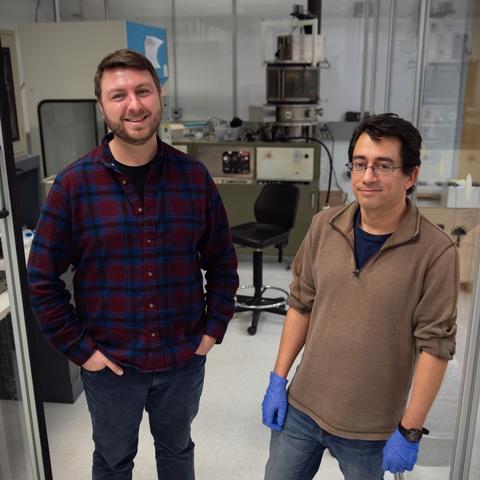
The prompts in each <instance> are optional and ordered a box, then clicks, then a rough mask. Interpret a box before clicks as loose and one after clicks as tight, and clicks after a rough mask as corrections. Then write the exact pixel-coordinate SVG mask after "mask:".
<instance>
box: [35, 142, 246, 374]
mask: <svg viewBox="0 0 480 480" xmlns="http://www.w3.org/2000/svg"><path fill="white" fill-rule="evenodd" d="M111 138H112V136H111V135H109V136H107V137H106V138H105V139H104V141H103V142H102V144H101V145H99V146H98V147H97V148H95V149H94V150H93V151H92V152H90V153H89V154H87V155H86V156H84V157H82V158H81V159H80V160H78V161H76V162H75V163H73V164H71V165H70V166H68V167H66V168H65V169H64V170H63V171H62V172H60V173H59V174H58V175H57V177H56V179H55V182H54V184H53V186H52V188H51V191H50V193H49V195H48V198H47V201H46V203H45V206H44V208H43V211H42V213H41V216H40V219H39V222H38V225H37V229H36V232H35V236H34V240H33V243H32V248H31V252H30V256H29V262H28V275H29V285H30V297H31V304H32V307H33V310H34V312H35V314H36V317H37V319H38V321H39V323H40V327H41V330H42V332H43V334H44V335H45V337H46V338H47V340H48V341H49V343H50V344H51V345H52V346H53V347H54V348H56V349H58V350H60V351H61V352H63V353H64V354H65V355H66V356H67V357H68V358H69V359H70V360H72V361H73V362H74V363H76V364H78V365H82V364H83V363H84V362H85V361H86V360H87V359H88V358H89V357H90V356H91V355H92V353H93V352H94V350H95V349H99V350H101V351H102V352H103V353H104V354H106V355H107V356H108V357H109V358H111V359H112V360H114V361H116V362H118V363H121V364H124V365H130V366H134V367H136V368H138V369H140V370H143V371H156V370H163V369H169V368H174V367H176V366H179V365H182V364H183V363H185V362H187V361H188V360H189V359H190V358H191V357H192V356H193V353H194V352H195V350H196V348H197V346H198V344H199V343H200V340H201V337H202V335H203V334H207V335H210V336H212V337H215V338H216V340H217V343H220V342H221V341H222V339H223V336H224V333H225V331H226V328H227V324H228V322H229V320H230V318H231V317H232V315H233V311H234V295H235V292H236V290H237V288H238V275H237V270H236V269H237V259H236V255H235V250H234V247H233V245H232V242H231V237H230V231H229V226H228V221H227V217H226V214H225V209H224V207H223V204H222V201H221V199H220V196H219V194H218V191H217V188H216V186H215V184H214V182H213V180H212V178H211V177H210V175H209V173H208V172H207V170H206V168H205V167H204V166H203V164H202V163H200V162H199V161H196V160H195V159H193V158H192V157H190V156H188V155H186V154H183V153H181V152H179V151H178V150H176V149H175V148H173V147H170V146H169V145H166V144H164V143H162V142H160V140H158V142H159V148H160V152H161V155H158V156H157V159H156V160H154V161H153V164H152V167H151V169H150V171H149V173H148V176H147V179H146V182H145V193H144V202H143V204H142V203H141V201H140V199H139V197H138V195H137V193H136V191H135V188H134V186H133V184H132V182H131V180H130V179H129V177H128V176H126V175H125V174H123V173H122V172H120V171H119V170H118V168H116V167H115V164H114V161H113V157H112V154H111V152H110V148H109V146H108V141H109V140H111ZM70 265H71V266H72V267H73V269H72V270H73V272H74V274H73V290H74V304H75V306H74V305H72V302H71V296H70V293H69V291H68V290H67V289H66V287H65V283H64V282H63V281H62V279H61V278H60V275H61V274H62V273H64V272H65V271H66V270H67V269H68V268H69V267H70ZM202 270H204V271H205V288H204V278H203V275H202Z"/></svg>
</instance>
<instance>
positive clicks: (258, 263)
mask: <svg viewBox="0 0 480 480" xmlns="http://www.w3.org/2000/svg"><path fill="white" fill-rule="evenodd" d="M279 261H281V254H280V253H279ZM262 266H263V251H262V250H255V251H254V252H253V285H241V286H240V290H245V289H253V290H254V294H253V295H236V297H235V311H236V312H248V311H251V312H252V323H251V325H250V326H249V327H248V329H247V332H248V333H249V334H250V335H255V333H257V326H258V320H259V319H260V314H261V313H262V312H270V313H276V314H278V315H285V314H286V313H287V309H286V308H285V307H286V304H285V302H286V300H287V296H288V292H287V291H286V290H284V289H283V288H279V287H272V286H270V285H263V279H262ZM267 290H276V291H278V292H281V293H283V295H282V296H281V297H274V298H270V297H264V293H265V292H266V291H267Z"/></svg>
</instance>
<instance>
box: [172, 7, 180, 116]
mask: <svg viewBox="0 0 480 480" xmlns="http://www.w3.org/2000/svg"><path fill="white" fill-rule="evenodd" d="M172 52H173V106H174V107H175V108H176V107H178V106H179V105H178V81H177V11H176V8H175V0H172Z"/></svg>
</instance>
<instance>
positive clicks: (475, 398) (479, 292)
mask: <svg viewBox="0 0 480 480" xmlns="http://www.w3.org/2000/svg"><path fill="white" fill-rule="evenodd" d="M475 271H476V273H477V276H476V279H475V284H474V289H473V291H474V296H473V304H472V306H471V316H470V318H471V320H470V324H469V326H468V332H467V336H466V338H467V345H466V349H465V360H464V364H463V377H462V386H461V389H460V406H459V409H458V414H457V425H456V428H455V443H454V446H453V462H452V467H451V469H450V480H468V478H469V473H470V472H469V470H470V463H471V459H472V450H473V444H474V440H475V432H478V429H479V428H480V424H478V423H477V414H478V402H479V400H480V368H479V362H480V250H479V251H478V252H477V261H476V268H475ZM476 423H477V425H476V427H475V424H476Z"/></svg>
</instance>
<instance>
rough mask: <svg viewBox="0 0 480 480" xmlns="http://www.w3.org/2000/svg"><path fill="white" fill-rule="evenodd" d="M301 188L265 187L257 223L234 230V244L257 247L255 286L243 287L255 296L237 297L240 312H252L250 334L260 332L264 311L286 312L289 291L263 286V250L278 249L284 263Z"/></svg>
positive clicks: (256, 210) (257, 206)
mask: <svg viewBox="0 0 480 480" xmlns="http://www.w3.org/2000/svg"><path fill="white" fill-rule="evenodd" d="M298 195H299V190H298V188H297V187H296V186H295V185H293V184H290V183H267V184H265V185H264V186H263V188H262V190H261V192H260V194H259V195H258V198H257V200H256V201H255V205H254V213H255V220H256V221H255V222H249V223H242V224H241V225H236V226H235V227H232V228H231V229H230V232H231V234H232V240H233V243H235V244H237V245H241V246H243V247H249V248H253V250H254V252H253V285H242V286H241V287H240V289H243V290H244V289H246V288H253V290H254V293H253V295H237V296H236V305H235V311H236V312H246V311H250V312H252V324H251V325H250V327H249V328H248V330H247V331H248V333H249V334H250V335H255V333H256V332H257V325H258V320H259V318H260V314H261V313H262V312H270V313H277V314H279V315H285V313H286V312H287V309H286V308H285V307H286V303H285V302H286V299H287V296H288V292H287V291H285V290H283V289H282V288H278V287H271V286H268V285H263V278H262V271H263V249H264V248H267V247H272V246H275V247H276V248H278V261H279V262H282V259H283V247H284V246H285V245H287V242H288V236H289V233H290V230H291V229H292V228H293V225H294V223H295V216H296V214H297V206H298ZM267 290H277V291H280V292H282V293H283V294H284V296H281V297H275V298H268V297H265V296H264V293H265V292H266V291H267Z"/></svg>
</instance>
